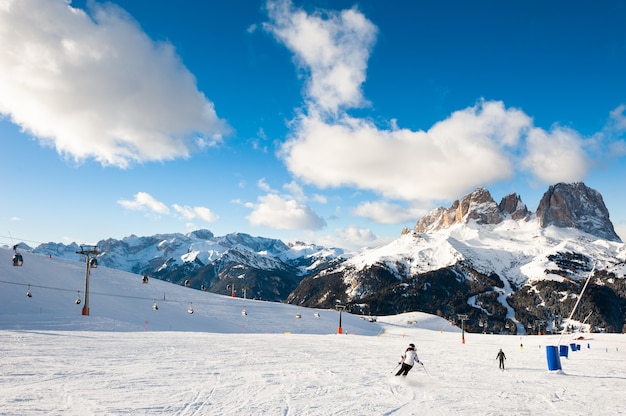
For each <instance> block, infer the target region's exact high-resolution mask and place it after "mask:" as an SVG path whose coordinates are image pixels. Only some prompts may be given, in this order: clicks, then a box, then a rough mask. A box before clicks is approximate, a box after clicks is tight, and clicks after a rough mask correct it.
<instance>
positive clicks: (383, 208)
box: [352, 201, 426, 224]
mask: <svg viewBox="0 0 626 416" xmlns="http://www.w3.org/2000/svg"><path fill="white" fill-rule="evenodd" d="M352 214H353V215H356V216H357V217H363V218H367V219H369V220H372V221H374V222H377V223H379V224H401V223H404V222H407V221H415V219H416V218H419V217H421V216H422V215H424V214H426V212H425V211H424V210H422V209H406V208H403V207H401V206H399V205H395V204H391V203H389V202H387V201H376V202H363V203H361V204H359V205H358V206H357V207H356V208H354V209H353V210H352Z"/></svg>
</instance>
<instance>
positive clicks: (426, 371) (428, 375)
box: [420, 361, 430, 377]
mask: <svg viewBox="0 0 626 416" xmlns="http://www.w3.org/2000/svg"><path fill="white" fill-rule="evenodd" d="M420 364H421V365H422V368H423V369H424V371H425V372H426V374H427V375H428V377H430V373H429V372H428V370H426V367H424V363H423V362H421V361H420Z"/></svg>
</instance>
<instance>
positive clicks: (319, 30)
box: [264, 0, 377, 113]
mask: <svg viewBox="0 0 626 416" xmlns="http://www.w3.org/2000/svg"><path fill="white" fill-rule="evenodd" d="M267 9H268V15H269V17H270V19H271V22H267V23H265V25H264V28H265V30H267V31H268V32H270V33H272V34H273V35H274V36H275V37H276V39H278V40H279V41H280V42H282V43H284V44H285V46H287V48H289V50H291V51H292V52H293V53H294V56H295V60H296V63H297V64H298V66H299V67H300V68H302V69H303V70H305V71H307V72H308V78H307V88H306V96H307V98H308V99H310V100H312V101H313V104H314V105H315V106H316V107H317V108H318V109H320V110H323V111H328V112H331V113H334V112H337V111H338V110H339V109H340V108H341V107H344V106H347V107H358V106H361V105H364V104H365V103H366V101H365V100H364V98H363V93H362V91H361V85H362V84H363V82H364V81H365V71H366V69H367V60H368V59H369V55H370V51H371V49H372V47H373V45H374V42H375V40H376V33H377V28H376V26H375V25H374V24H372V23H371V22H370V21H369V20H368V19H366V18H365V16H364V15H363V14H362V13H360V12H359V11H358V10H357V9H349V10H343V11H341V12H331V11H325V13H324V14H323V15H322V13H314V14H307V13H306V12H305V11H303V10H300V9H296V8H294V7H293V5H292V3H291V1H288V0H278V1H268V3H267Z"/></svg>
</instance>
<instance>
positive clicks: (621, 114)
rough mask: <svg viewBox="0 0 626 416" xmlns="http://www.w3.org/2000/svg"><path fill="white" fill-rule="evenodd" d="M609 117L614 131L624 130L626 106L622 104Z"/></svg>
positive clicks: (625, 128)
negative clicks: (613, 125)
mask: <svg viewBox="0 0 626 416" xmlns="http://www.w3.org/2000/svg"><path fill="white" fill-rule="evenodd" d="M610 116H611V120H612V121H613V123H614V124H615V128H616V129H618V130H626V104H622V105H620V106H618V107H617V108H616V109H614V110H613V111H611V113H610Z"/></svg>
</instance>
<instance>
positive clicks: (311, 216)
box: [246, 194, 326, 230]
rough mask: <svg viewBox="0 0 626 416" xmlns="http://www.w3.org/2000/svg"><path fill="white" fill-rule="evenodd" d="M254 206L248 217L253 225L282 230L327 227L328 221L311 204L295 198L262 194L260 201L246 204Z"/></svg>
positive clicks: (250, 206)
mask: <svg viewBox="0 0 626 416" xmlns="http://www.w3.org/2000/svg"><path fill="white" fill-rule="evenodd" d="M246 206H247V207H249V208H252V213H251V214H250V215H249V216H248V217H247V218H248V221H249V222H250V224H251V225H254V226H268V227H272V228H276V229H282V230H295V229H304V230H319V229H322V228H324V227H326V221H324V219H323V218H321V217H319V216H318V215H317V214H316V213H315V212H314V211H313V210H312V209H311V208H310V207H309V206H307V205H304V204H302V203H300V202H298V201H296V200H295V199H293V198H291V197H287V196H280V195H277V194H267V195H264V196H260V197H259V198H258V202H257V203H255V204H253V203H249V204H246Z"/></svg>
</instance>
